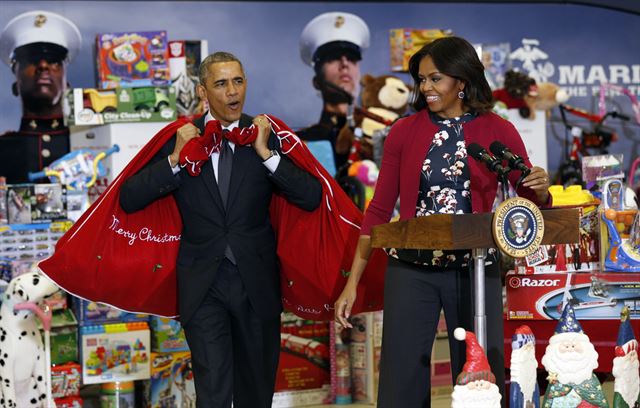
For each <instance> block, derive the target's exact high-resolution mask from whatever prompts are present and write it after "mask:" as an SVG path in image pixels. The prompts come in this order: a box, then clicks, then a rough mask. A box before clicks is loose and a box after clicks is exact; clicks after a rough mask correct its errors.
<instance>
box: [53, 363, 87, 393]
mask: <svg viewBox="0 0 640 408" xmlns="http://www.w3.org/2000/svg"><path fill="white" fill-rule="evenodd" d="M81 380H82V376H81V367H80V364H78V363H67V364H62V365H54V366H53V367H51V394H52V396H53V398H64V397H73V396H77V395H80V384H81Z"/></svg>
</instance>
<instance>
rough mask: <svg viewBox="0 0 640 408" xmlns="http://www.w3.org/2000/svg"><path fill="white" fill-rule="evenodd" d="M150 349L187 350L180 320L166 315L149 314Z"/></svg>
mask: <svg viewBox="0 0 640 408" xmlns="http://www.w3.org/2000/svg"><path fill="white" fill-rule="evenodd" d="M149 324H150V326H151V351H153V352H159V353H169V352H174V351H189V346H188V345H187V339H186V338H185V336H184V330H182V326H180V322H178V321H177V320H174V319H169V318H166V317H158V316H151V318H150V321H149Z"/></svg>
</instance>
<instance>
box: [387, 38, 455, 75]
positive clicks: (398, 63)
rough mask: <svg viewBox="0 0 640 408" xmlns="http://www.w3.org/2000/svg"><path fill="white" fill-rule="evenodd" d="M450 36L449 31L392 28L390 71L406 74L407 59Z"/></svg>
mask: <svg viewBox="0 0 640 408" xmlns="http://www.w3.org/2000/svg"><path fill="white" fill-rule="evenodd" d="M449 35H451V31H450V30H440V29H413V28H394V29H391V30H389V44H390V46H391V52H390V54H391V71H395V72H407V71H408V70H409V59H410V58H411V56H412V55H413V54H415V53H416V52H417V51H418V50H420V48H422V46H423V45H425V44H428V43H430V42H431V41H433V40H436V39H438V38H442V37H447V36H449Z"/></svg>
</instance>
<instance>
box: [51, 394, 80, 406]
mask: <svg viewBox="0 0 640 408" xmlns="http://www.w3.org/2000/svg"><path fill="white" fill-rule="evenodd" d="M55 403H56V408H82V407H83V402H82V398H80V397H79V396H76V397H66V398H60V399H56V400H55Z"/></svg>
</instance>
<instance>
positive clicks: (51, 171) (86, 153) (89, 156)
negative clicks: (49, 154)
mask: <svg viewBox="0 0 640 408" xmlns="http://www.w3.org/2000/svg"><path fill="white" fill-rule="evenodd" d="M119 151H120V146H118V145H113V147H111V148H110V149H108V150H105V151H103V152H96V151H95V150H91V149H79V150H74V151H72V152H69V153H67V154H65V155H64V156H62V157H61V158H59V159H58V160H56V161H54V162H53V163H51V165H50V166H49V167H47V168H45V170H43V171H38V172H35V173H29V175H28V176H29V180H31V181H34V180H37V179H40V178H43V177H49V178H50V179H51V181H52V182H56V181H58V182H60V183H62V184H66V185H67V188H69V189H71V190H82V189H88V188H89V187H91V186H93V185H94V184H95V182H96V179H97V178H103V177H106V175H107V171H106V169H105V167H104V166H103V165H102V160H103V159H104V158H105V157H107V156H109V155H111V154H113V153H116V152H119Z"/></svg>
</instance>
